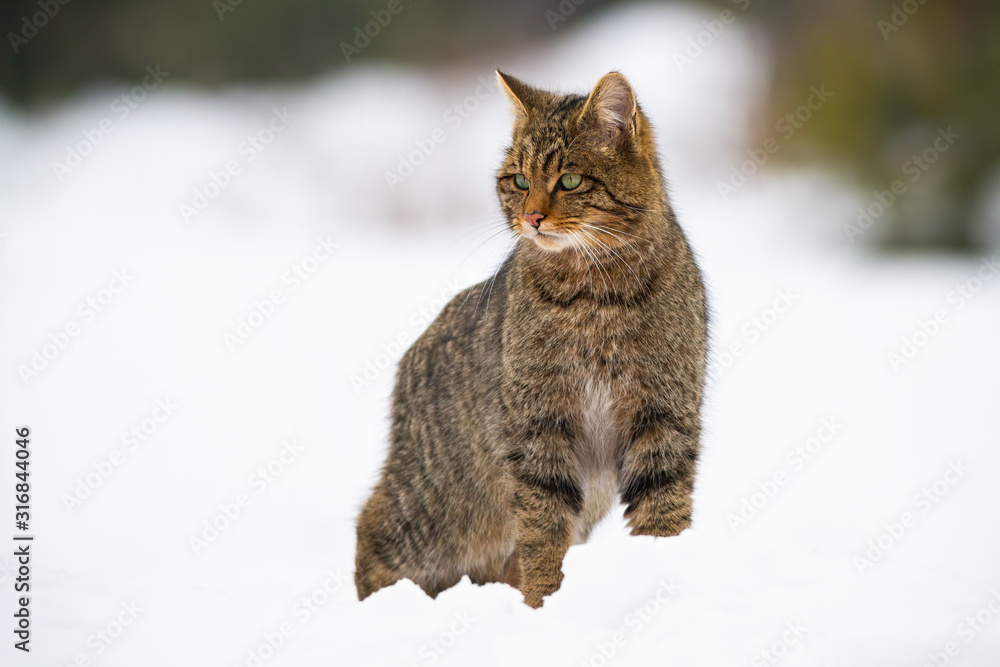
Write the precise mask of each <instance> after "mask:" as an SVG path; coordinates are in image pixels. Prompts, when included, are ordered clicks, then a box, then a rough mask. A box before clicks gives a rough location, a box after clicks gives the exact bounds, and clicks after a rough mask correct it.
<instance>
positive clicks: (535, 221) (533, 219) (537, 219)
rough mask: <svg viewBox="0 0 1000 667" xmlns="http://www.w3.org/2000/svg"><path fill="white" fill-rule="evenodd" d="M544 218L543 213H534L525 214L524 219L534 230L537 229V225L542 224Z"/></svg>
mask: <svg viewBox="0 0 1000 667" xmlns="http://www.w3.org/2000/svg"><path fill="white" fill-rule="evenodd" d="M544 217H545V214H544V213H539V212H538V211H535V212H534V213H525V214H524V219H525V220H527V222H528V224H529V225H531V226H532V227H534V228H536V229H537V228H538V225H540V224H542V218H544Z"/></svg>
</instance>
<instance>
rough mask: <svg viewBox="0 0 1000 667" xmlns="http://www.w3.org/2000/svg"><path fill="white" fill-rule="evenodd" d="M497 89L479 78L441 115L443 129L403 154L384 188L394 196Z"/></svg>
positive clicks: (418, 142)
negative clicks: (450, 133)
mask: <svg viewBox="0 0 1000 667" xmlns="http://www.w3.org/2000/svg"><path fill="white" fill-rule="evenodd" d="M498 85H499V84H498V83H497V82H496V81H493V80H490V79H487V78H486V77H482V76H481V77H479V85H478V86H476V88H475V89H474V90H473V91H472V93H471V94H470V95H466V96H465V97H464V98H463V99H462V100H460V101H458V102H455V103H454V104H452V105H451V106H450V107H448V109H446V110H445V112H444V114H442V116H441V120H442V121H443V123H444V125H439V126H438V127H435V128H434V129H433V130H431V131H430V132H429V133H428V134H427V135H426V136H424V137H422V138H420V139H415V140H414V141H413V144H414V146H416V148H415V149H414V150H412V151H410V152H409V153H407V154H405V155H403V154H400V155H399V161H398V163H397V165H396V168H395V169H394V170H393V171H387V172H385V184H386V186H388V188H389V192H395V191H396V188H397V187H399V186H400V185H401V184H402V183H404V182H406V179H408V178H409V177H410V176H412V175H413V174H414V172H416V170H417V167H419V166H420V165H422V164H424V163H425V162H426V161H427V159H428V158H430V156H431V155H433V154H434V152H435V151H436V150H437V147H438V146H439V145H441V144H443V143H444V142H446V141H448V137H449V132H455V131H456V130H458V128H460V127H462V124H463V123H465V121H466V120H468V119H469V117H470V116H471V115H472V114H473V113H474V112H475V111H476V110H477V109H479V107H480V105H481V104H482V103H483V102H485V101H486V100H488V99H490V97H492V96H493V93H495V92H496V90H497V86H498Z"/></svg>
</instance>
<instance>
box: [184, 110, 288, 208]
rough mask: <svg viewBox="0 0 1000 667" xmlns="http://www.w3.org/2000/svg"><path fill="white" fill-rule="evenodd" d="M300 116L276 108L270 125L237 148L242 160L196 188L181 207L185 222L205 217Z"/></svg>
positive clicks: (215, 172) (218, 172)
mask: <svg viewBox="0 0 1000 667" xmlns="http://www.w3.org/2000/svg"><path fill="white" fill-rule="evenodd" d="M295 117H296V115H295V114H293V113H289V111H288V107H281V108H280V109H279V108H278V107H274V108H273V109H271V117H270V118H269V119H268V121H267V123H266V124H265V125H264V126H263V127H261V128H260V129H259V130H257V131H256V132H254V133H253V134H249V135H247V138H246V139H244V140H243V141H241V142H240V143H239V144H238V145H237V146H236V154H237V155H238V156H239V159H237V158H233V159H230V160H227V161H226V163H225V164H224V165H222V168H221V169H218V170H216V171H211V172H209V174H208V179H207V180H206V181H205V182H204V183H203V184H202V185H200V186H198V187H196V188H195V189H194V194H193V195H192V197H191V199H190V201H186V202H181V203H180V204H178V210H179V211H180V214H181V219H182V220H184V222H185V223H186V224H191V219H192V218H194V217H196V216H198V215H201V213H202V212H204V211H205V209H207V208H208V206H209V204H211V203H212V202H213V201H215V199H216V198H217V197H218V196H219V195H220V194H222V192H223V191H224V190H225V189H226V188H228V187H229V186H230V185H232V183H233V179H235V178H236V177H237V176H239V175H240V174H241V173H243V168H244V167H245V166H247V165H249V164H250V163H252V162H253V161H254V160H256V159H257V157H258V156H259V155H260V154H261V153H263V152H264V149H266V148H267V147H268V146H269V145H271V142H273V141H274V140H275V138H276V137H277V136H278V135H279V134H281V133H282V132H284V131H285V130H286V129H288V126H289V125H291V122H292V121H293V120H294V119H295Z"/></svg>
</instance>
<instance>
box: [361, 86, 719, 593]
mask: <svg viewBox="0 0 1000 667" xmlns="http://www.w3.org/2000/svg"><path fill="white" fill-rule="evenodd" d="M497 77H498V79H499V82H500V87H501V88H502V89H503V90H504V91H505V92H506V94H507V96H508V97H509V98H510V100H511V102H512V103H513V106H514V111H515V116H516V120H515V123H514V132H513V140H512V143H511V146H510V147H509V149H508V150H507V153H506V159H505V160H504V162H503V165H502V166H501V167H500V170H499V173H498V175H497V192H498V194H499V198H500V204H501V207H502V209H503V212H504V214H505V217H506V220H507V221H508V223H509V225H510V227H511V229H512V230H513V231H514V232H515V233H516V234H517V235H519V237H520V238H519V239H518V242H517V244H516V247H515V249H514V250H513V252H512V253H511V254H510V255H509V256H508V258H507V259H506V261H505V262H504V263H503V265H502V266H501V267H500V269H499V270H498V272H497V273H496V275H495V276H494V278H493V279H492V280H490V281H484V282H482V283H479V284H478V285H475V286H473V287H470V288H469V289H467V290H465V291H464V292H462V293H461V294H459V295H457V296H456V297H455V298H454V299H453V300H452V301H451V302H450V303H449V304H448V305H447V306H446V307H445V308H444V310H443V311H442V312H441V314H440V315H439V316H438V318H437V319H436V320H435V321H434V322H433V323H432V324H431V326H430V327H429V328H428V329H427V331H426V332H424V334H423V335H422V336H420V338H419V339H418V340H417V341H416V342H415V343H414V344H413V346H412V347H411V348H410V349H409V350H408V351H407V352H406V354H405V355H404V356H403V358H402V360H401V362H400V364H399V370H398V372H397V376H396V385H395V389H394V391H393V398H392V427H391V434H390V449H389V454H388V458H387V460H386V462H385V465H384V467H383V469H382V475H381V479H380V481H379V482H378V484H377V485H376V487H375V489H374V491H373V493H372V495H371V497H370V498H369V499H368V502H367V503H366V504H365V506H364V508H363V510H362V511H361V515H360V517H359V519H358V525H357V560H356V571H355V584H356V586H357V591H358V598H359V599H361V600H363V599H364V598H366V597H367V596H369V595H371V594H372V593H374V592H375V591H377V590H379V589H380V588H383V587H385V586H389V585H391V584H393V583H395V582H396V581H398V580H400V579H402V578H404V577H405V578H409V579H411V580H412V581H414V582H415V583H417V584H418V585H419V586H420V587H421V588H423V589H424V591H426V592H427V593H428V594H429V595H431V596H436V595H437V594H438V593H439V592H440V591H442V590H444V589H446V588H449V587H451V586H453V585H454V584H456V583H457V582H458V581H459V580H460V579H461V577H462V576H463V575H468V576H469V578H470V579H471V580H472V581H473V582H476V583H487V582H505V583H508V584H510V585H511V586H514V587H516V588H518V589H520V591H521V592H522V593H523V595H524V601H525V602H526V603H527V604H529V605H531V606H532V607H540V606H541V605H542V603H543V598H544V597H545V596H547V595H549V594H551V593H553V592H554V591H556V590H557V589H558V588H559V586H560V583H561V581H562V576H563V575H562V569H561V566H562V560H563V557H564V556H565V554H566V551H567V549H568V548H569V547H570V545H572V544H574V543H581V542H584V541H585V540H586V539H587V537H588V535H589V532H590V530H591V528H592V527H593V525H594V524H595V523H596V522H597V521H598V520H600V519H601V518H602V517H603V516H604V515H605V514H607V512H608V511H609V510H610V508H611V507H612V504H613V503H614V501H615V498H616V496H617V497H620V499H621V501H622V502H623V503H624V504H625V505H626V509H625V517H626V518H627V519H628V525H629V527H630V528H631V532H632V534H633V535H657V536H669V535H677V534H678V533H680V532H681V531H682V530H684V529H685V528H687V527H688V526H689V525H690V523H691V494H692V490H693V485H694V477H695V466H696V463H697V460H698V453H699V436H700V431H701V420H700V408H701V402H702V388H703V382H704V372H705V355H706V346H707V344H706V338H707V314H706V305H705V295H704V288H703V285H702V279H701V274H700V272H699V270H698V267H697V265H696V263H695V259H694V256H693V254H692V251H691V249H690V247H689V245H688V243H687V241H686V240H685V237H684V234H683V232H682V231H681V229H680V227H679V226H678V224H677V221H676V219H675V217H674V213H673V211H672V209H671V207H670V204H669V203H668V201H667V195H666V191H665V184H664V178H663V175H662V172H661V169H660V165H659V160H658V158H657V153H656V146H655V143H654V140H653V134H652V131H651V129H650V125H649V121H648V120H647V118H646V116H645V115H644V114H643V112H642V111H641V109H640V108H639V106H638V104H637V102H636V98H635V94H634V92H633V90H632V87H631V85H630V84H629V83H628V81H627V80H626V79H625V77H624V76H622V75H621V74H619V73H617V72H611V73H609V74H607V75H605V76H604V77H603V78H602V79H601V80H600V81H599V82H598V84H597V86H596V87H595V88H594V89H593V91H592V92H591V93H590V95H589V96H580V95H563V94H555V93H550V92H545V91H542V90H538V89H536V88H533V87H530V86H528V85H526V84H525V83H522V82H521V81H518V80H517V79H515V78H513V77H511V76H509V75H506V74H503V73H501V72H499V71H498V72H497ZM487 293H488V294H487ZM487 299H488V305H487V307H485V308H484V307H483V306H482V304H483V303H484V302H486V300H487Z"/></svg>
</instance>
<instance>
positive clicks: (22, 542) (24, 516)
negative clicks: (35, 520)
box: [14, 426, 34, 653]
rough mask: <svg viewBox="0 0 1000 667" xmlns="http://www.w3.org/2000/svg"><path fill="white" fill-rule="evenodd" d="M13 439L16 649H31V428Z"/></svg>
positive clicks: (19, 432)
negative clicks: (29, 446)
mask: <svg viewBox="0 0 1000 667" xmlns="http://www.w3.org/2000/svg"><path fill="white" fill-rule="evenodd" d="M16 433H17V439H16V440H15V441H14V443H15V445H16V446H15V448H14V468H15V472H14V477H15V481H14V528H15V529H16V531H17V532H15V533H14V563H15V564H16V567H17V574H16V576H15V577H14V596H15V602H16V604H15V606H14V609H15V611H14V648H16V649H18V650H20V651H24V652H25V653H27V652H29V651H30V650H31V608H30V602H31V596H30V593H31V543H32V541H33V540H34V538H33V537H32V536H31V535H30V534H29V533H28V531H29V529H30V527H31V483H30V482H29V481H28V479H29V470H28V466H29V465H30V464H31V450H30V449H29V448H28V445H29V443H30V440H29V436H30V435H31V429H29V428H28V427H27V426H23V427H21V428H19V429H17V431H16Z"/></svg>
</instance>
